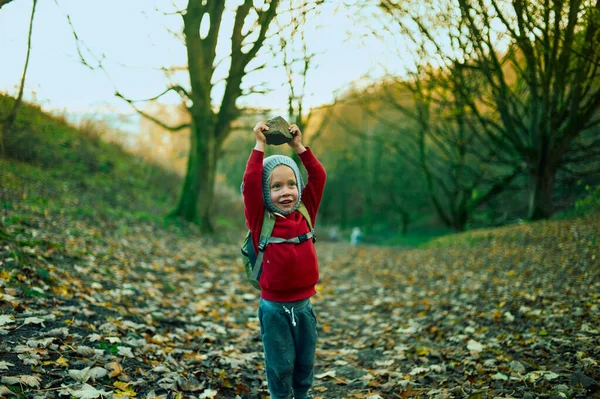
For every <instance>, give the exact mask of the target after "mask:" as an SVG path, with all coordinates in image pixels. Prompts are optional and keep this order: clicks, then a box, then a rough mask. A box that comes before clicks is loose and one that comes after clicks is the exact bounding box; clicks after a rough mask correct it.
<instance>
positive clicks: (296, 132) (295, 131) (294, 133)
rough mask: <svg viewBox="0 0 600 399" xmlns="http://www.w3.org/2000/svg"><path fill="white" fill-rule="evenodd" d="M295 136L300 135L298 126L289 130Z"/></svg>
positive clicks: (292, 126)
mask: <svg viewBox="0 0 600 399" xmlns="http://www.w3.org/2000/svg"><path fill="white" fill-rule="evenodd" d="M288 130H289V131H290V132H291V133H292V134H293V135H294V136H295V135H297V134H298V133H300V128H299V127H298V126H297V125H290V127H289V129H288Z"/></svg>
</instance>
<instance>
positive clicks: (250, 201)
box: [242, 122, 326, 399]
mask: <svg viewBox="0 0 600 399" xmlns="http://www.w3.org/2000/svg"><path fill="white" fill-rule="evenodd" d="M266 130H269V127H268V126H267V125H266V123H265V122H258V123H257V124H256V126H255V127H254V135H255V136H256V145H255V146H254V149H253V150H252V152H251V154H250V158H249V159H248V163H247V165H246V171H245V173H244V183H243V188H242V193H243V196H244V212H245V216H246V225H247V226H248V228H249V229H250V231H251V233H252V243H253V245H254V249H255V251H256V253H257V254H259V252H258V249H259V238H260V231H261V227H262V223H263V219H264V215H265V212H268V213H269V214H270V216H271V217H272V218H275V226H274V228H273V233H272V235H271V238H276V237H279V241H278V242H272V241H269V242H267V243H266V245H265V246H264V247H263V252H262V255H263V257H262V271H260V270H259V273H260V274H258V278H257V279H258V282H259V284H260V288H261V294H260V297H261V299H260V303H259V307H258V318H259V320H260V333H261V338H262V341H263V346H264V352H265V369H266V373H267V382H268V387H269V392H270V394H271V398H272V399H279V398H289V397H290V395H291V394H292V393H293V395H294V398H295V399H306V398H310V397H311V396H310V394H309V390H310V388H311V387H312V384H313V376H314V362H315V351H316V344H317V329H316V327H317V320H316V316H315V314H314V312H313V309H312V304H311V301H310V297H312V296H313V295H315V293H316V290H315V285H316V284H317V281H318V280H319V268H318V263H317V255H316V251H315V246H314V242H313V239H312V232H311V230H310V227H309V226H310V224H309V223H307V222H308V221H307V220H305V217H304V216H303V215H302V213H301V211H302V212H305V210H306V211H307V214H308V216H309V217H310V219H311V221H312V223H313V226H314V221H315V219H316V216H317V210H318V209H319V205H320V203H321V198H322V196H323V190H324V188H325V180H326V173H325V169H324V168H323V166H322V165H321V163H320V162H319V161H318V160H317V158H316V157H315V156H314V154H313V153H312V152H311V150H310V149H309V148H306V147H304V145H303V144H302V133H301V132H300V129H299V128H298V126H296V125H290V127H289V131H290V133H292V135H293V139H292V141H291V142H289V143H288V144H289V145H290V146H291V147H292V148H293V149H294V151H295V152H296V154H298V157H299V158H300V160H301V161H302V164H303V165H304V167H305V168H306V171H307V172H308V177H309V180H308V182H307V184H306V186H303V183H302V176H301V174H300V170H299V169H298V166H297V165H296V163H295V162H294V160H292V159H291V158H289V157H286V156H283V155H272V156H270V157H267V158H265V157H264V155H265V154H264V151H265V144H266V137H265V134H264V133H263V132H264V131H266ZM299 207H301V210H298V208H299ZM282 239H288V240H283V242H282ZM287 241H295V242H287ZM261 244H265V243H264V240H262V241H261ZM258 259H260V255H259V258H258ZM258 263H259V261H258V260H257V264H256V267H260V266H261V265H259V264H258Z"/></svg>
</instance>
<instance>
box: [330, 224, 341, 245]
mask: <svg viewBox="0 0 600 399" xmlns="http://www.w3.org/2000/svg"><path fill="white" fill-rule="evenodd" d="M338 238H339V234H338V229H337V227H332V228H330V229H329V241H333V242H337V240H338Z"/></svg>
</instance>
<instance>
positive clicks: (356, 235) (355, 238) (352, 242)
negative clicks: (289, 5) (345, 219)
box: [350, 227, 362, 246]
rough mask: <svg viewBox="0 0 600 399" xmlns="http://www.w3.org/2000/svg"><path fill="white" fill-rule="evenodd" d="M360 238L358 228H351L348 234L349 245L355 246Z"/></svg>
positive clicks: (360, 234)
mask: <svg viewBox="0 0 600 399" xmlns="http://www.w3.org/2000/svg"><path fill="white" fill-rule="evenodd" d="M361 239H362V233H361V231H360V228H358V227H355V228H353V229H352V233H351V234H350V245H352V246H355V245H357V244H359V243H360V241H361Z"/></svg>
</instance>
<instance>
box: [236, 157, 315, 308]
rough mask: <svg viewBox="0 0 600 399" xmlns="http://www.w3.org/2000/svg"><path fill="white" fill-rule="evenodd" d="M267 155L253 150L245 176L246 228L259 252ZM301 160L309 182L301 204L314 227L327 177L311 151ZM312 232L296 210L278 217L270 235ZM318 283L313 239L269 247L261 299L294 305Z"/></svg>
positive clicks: (282, 236) (295, 235)
mask: <svg viewBox="0 0 600 399" xmlns="http://www.w3.org/2000/svg"><path fill="white" fill-rule="evenodd" d="M264 156H265V153H264V152H262V151H257V150H252V153H251V154H250V158H249V159H248V163H247V165H246V172H245V173H244V188H243V196H244V213H245V215H246V226H248V228H249V229H250V231H251V232H252V244H254V249H255V250H256V253H258V240H259V238H260V229H261V227H262V222H263V217H264V214H265V205H264V203H263V193H262V172H263V159H264ZM299 157H300V160H301V161H302V164H303V165H304V167H305V168H306V171H307V172H308V183H307V184H306V186H305V187H304V189H303V190H302V198H301V201H302V202H303V203H304V205H305V206H306V209H307V210H308V214H309V215H310V218H311V221H312V223H313V226H314V225H315V220H316V217H317V211H318V209H319V204H320V203H321V198H322V197H323V190H324V188H325V180H326V177H327V175H326V173H325V169H324V168H323V165H321V163H320V162H319V161H318V160H317V158H316V157H315V156H314V154H313V153H312V151H311V150H310V149H309V148H307V150H306V151H305V152H303V153H302V154H300V155H299ZM309 231H310V227H309V226H308V223H307V222H306V220H305V219H304V217H303V216H302V215H301V214H300V212H298V210H295V211H294V212H292V213H291V214H289V215H286V216H285V218H284V217H281V216H276V220H275V227H274V228H273V233H272V234H271V236H272V237H280V238H294V237H298V236H299V235H302V234H305V233H308V232H309ZM317 281H319V265H318V261H317V253H316V251H315V245H314V243H313V242H312V240H307V241H305V242H303V243H301V244H289V243H283V244H269V245H268V246H267V249H266V250H265V254H264V258H263V263H262V274H261V277H260V281H259V283H260V286H261V288H262V289H261V297H262V298H264V299H266V300H268V301H276V302H294V301H299V300H302V299H306V298H310V297H311V296H313V295H314V294H315V293H316V290H315V285H316V284H317Z"/></svg>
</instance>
